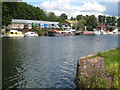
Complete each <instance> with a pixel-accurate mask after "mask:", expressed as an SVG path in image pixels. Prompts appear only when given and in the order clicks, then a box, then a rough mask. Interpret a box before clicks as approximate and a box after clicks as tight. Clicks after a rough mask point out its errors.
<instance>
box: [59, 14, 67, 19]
mask: <svg viewBox="0 0 120 90" xmlns="http://www.w3.org/2000/svg"><path fill="white" fill-rule="evenodd" d="M59 18H60V19H61V20H65V19H68V16H67V15H66V14H65V13H62V14H61V15H60V16H59Z"/></svg>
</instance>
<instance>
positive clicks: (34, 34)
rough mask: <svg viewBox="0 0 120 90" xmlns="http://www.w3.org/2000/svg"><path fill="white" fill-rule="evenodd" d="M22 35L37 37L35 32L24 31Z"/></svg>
mask: <svg viewBox="0 0 120 90" xmlns="http://www.w3.org/2000/svg"><path fill="white" fill-rule="evenodd" d="M24 36H25V37H37V36H38V34H37V33H35V32H26V33H24Z"/></svg>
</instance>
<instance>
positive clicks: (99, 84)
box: [77, 48, 120, 88]
mask: <svg viewBox="0 0 120 90" xmlns="http://www.w3.org/2000/svg"><path fill="white" fill-rule="evenodd" d="M119 50H120V48H116V49H114V50H109V51H106V52H99V53H97V54H96V55H95V56H92V57H91V56H90V57H85V58H84V59H80V60H79V66H78V73H79V74H78V75H77V87H78V88H120V85H119V84H120V82H119V81H120V73H119V71H120V68H119V65H120V61H119ZM100 57H101V58H100ZM91 60H92V61H94V60H97V62H91Z"/></svg>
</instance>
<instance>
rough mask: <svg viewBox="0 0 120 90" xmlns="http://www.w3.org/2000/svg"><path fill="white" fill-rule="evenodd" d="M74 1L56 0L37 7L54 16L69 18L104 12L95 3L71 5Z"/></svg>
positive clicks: (102, 7) (104, 8)
mask: <svg viewBox="0 0 120 90" xmlns="http://www.w3.org/2000/svg"><path fill="white" fill-rule="evenodd" d="M71 2H74V0H57V1H45V2H42V3H41V4H39V5H37V6H38V7H40V8H41V9H44V10H46V11H47V12H54V13H55V14H56V15H58V16H59V15H60V14H62V13H66V14H67V15H68V16H69V17H71V16H73V17H75V16H76V15H79V14H83V15H98V14H102V12H104V11H106V7H105V6H103V5H101V4H99V3H97V2H82V3H80V4H77V5H72V3H71Z"/></svg>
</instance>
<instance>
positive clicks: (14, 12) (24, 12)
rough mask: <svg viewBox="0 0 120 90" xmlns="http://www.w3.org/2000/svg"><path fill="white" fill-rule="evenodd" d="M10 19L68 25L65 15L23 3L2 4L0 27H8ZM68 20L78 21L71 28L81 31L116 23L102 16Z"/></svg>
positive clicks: (78, 16)
mask: <svg viewBox="0 0 120 90" xmlns="http://www.w3.org/2000/svg"><path fill="white" fill-rule="evenodd" d="M12 19H26V20H43V21H55V22H60V23H59V24H60V25H63V24H69V23H68V22H66V21H65V20H66V19H68V16H67V15H66V14H65V13H62V14H61V15H60V16H56V15H55V13H54V12H45V11H44V10H42V9H40V8H39V7H34V6H32V5H29V4H27V3H24V2H3V3H2V25H4V26H7V25H9V24H10V23H11V20H12ZM70 20H75V21H78V24H77V25H75V26H73V28H76V29H83V28H84V27H85V26H87V29H88V30H92V29H93V28H96V27H97V25H98V24H105V25H111V26H115V25H116V23H117V19H116V17H110V16H104V15H99V16H98V17H95V15H86V16H83V15H77V16H76V17H75V18H73V17H71V18H70Z"/></svg>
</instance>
